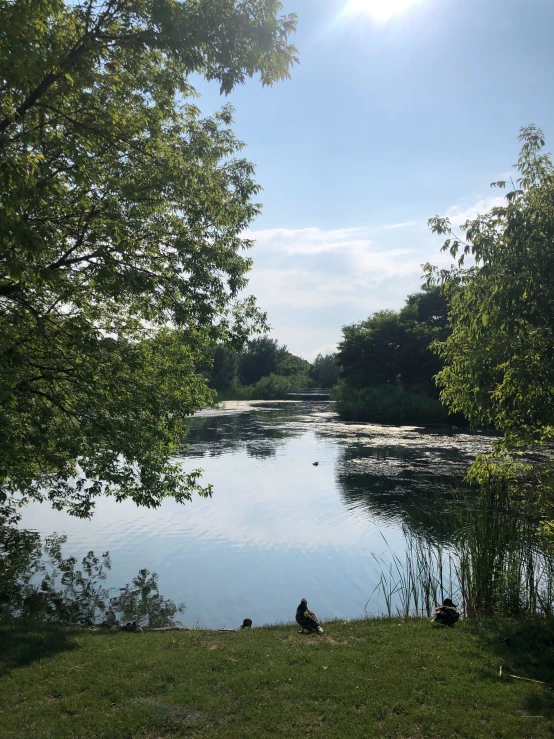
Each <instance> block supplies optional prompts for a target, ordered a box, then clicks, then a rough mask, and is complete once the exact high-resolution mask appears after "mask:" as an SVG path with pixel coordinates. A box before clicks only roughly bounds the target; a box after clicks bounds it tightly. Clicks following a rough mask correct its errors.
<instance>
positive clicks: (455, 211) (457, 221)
mask: <svg viewBox="0 0 554 739" xmlns="http://www.w3.org/2000/svg"><path fill="white" fill-rule="evenodd" d="M503 205H506V198H505V196H504V195H497V196H495V197H489V198H483V199H482V200H479V201H478V202H477V203H474V204H473V205H470V206H469V207H468V206H466V207H463V206H458V205H454V206H453V207H452V208H449V209H448V211H447V212H446V215H447V216H448V218H450V223H451V224H452V225H453V226H458V227H459V226H462V225H463V224H464V223H465V222H466V221H469V220H471V219H473V218H476V217H477V216H478V215H484V214H485V213H488V212H489V211H490V210H491V209H492V208H497V207H499V206H503Z"/></svg>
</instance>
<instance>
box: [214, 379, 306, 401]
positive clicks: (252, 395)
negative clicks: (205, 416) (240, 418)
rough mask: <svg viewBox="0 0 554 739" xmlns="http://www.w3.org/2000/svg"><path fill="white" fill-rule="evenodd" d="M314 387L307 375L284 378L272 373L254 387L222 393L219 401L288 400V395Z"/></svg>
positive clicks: (229, 389) (248, 386)
mask: <svg viewBox="0 0 554 739" xmlns="http://www.w3.org/2000/svg"><path fill="white" fill-rule="evenodd" d="M312 385H313V382H312V380H310V378H309V377H308V375H305V374H299V375H292V376H291V377H284V376H283V375H276V374H274V373H271V374H270V375H268V376H267V377H262V379H261V380H258V382H256V383H254V384H253V385H246V386H243V387H241V386H238V387H233V388H228V389H227V390H223V391H220V392H219V393H218V395H217V400H218V401H222V400H286V398H287V393H289V392H291V391H294V390H300V389H301V388H305V387H311V386H312Z"/></svg>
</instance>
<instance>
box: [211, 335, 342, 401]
mask: <svg viewBox="0 0 554 739" xmlns="http://www.w3.org/2000/svg"><path fill="white" fill-rule="evenodd" d="M207 374H208V375H209V381H210V386H211V387H212V388H213V389H214V390H217V394H218V398H219V399H220V400H233V399H243V400H280V399H284V398H286V396H287V392H289V391H291V390H297V389H300V388H307V387H329V388H331V387H333V386H334V385H335V383H336V382H337V379H338V376H339V368H338V366H337V365H336V363H335V355H333V354H330V355H326V356H323V355H321V354H320V355H318V356H317V358H316V359H315V361H314V362H313V363H312V364H310V362H307V361H306V360H305V359H302V357H298V356H296V355H295V354H292V353H291V352H289V351H288V349H287V347H286V346H280V345H279V343H278V342H277V341H276V340H275V339H271V338H269V337H267V336H264V337H260V338H257V339H253V340H252V341H250V342H249V343H248V344H247V345H246V347H245V348H244V349H243V350H242V351H236V350H234V349H232V348H230V347H226V346H223V345H218V346H217V347H216V348H215V349H214V353H213V364H212V365H211V368H210V369H209V370H208V372H207Z"/></svg>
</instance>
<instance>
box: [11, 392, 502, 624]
mask: <svg viewBox="0 0 554 739" xmlns="http://www.w3.org/2000/svg"><path fill="white" fill-rule="evenodd" d="M187 443H188V448H187V450H186V452H184V456H183V461H184V464H185V466H186V467H187V468H196V467H202V468H203V469H204V481H205V482H207V483H212V484H213V486H214V496H213V498H212V499H211V500H202V499H195V500H193V502H192V503H190V504H187V505H185V506H180V505H177V504H176V503H174V502H173V501H166V502H165V503H164V504H163V505H162V506H161V508H160V509H159V510H156V511H148V510H144V509H137V508H136V507H135V506H134V505H133V504H131V503H128V502H127V503H124V504H116V503H115V502H114V501H113V500H110V499H107V500H102V501H100V502H99V504H98V508H97V511H96V514H95V516H94V518H93V519H92V521H79V520H76V519H71V518H69V517H68V516H66V515H65V514H62V513H58V512H55V511H52V510H51V509H49V508H48V507H46V506H39V505H33V506H29V508H28V509H27V510H26V511H25V515H24V522H23V523H24V525H25V526H26V527H27V528H30V529H35V530H37V531H39V532H40V533H41V534H44V535H46V534H50V533H51V532H53V531H58V532H59V533H63V534H66V535H67V536H68V544H67V551H68V552H71V553H72V554H75V556H77V557H79V556H83V554H86V552H87V551H88V550H89V549H93V550H97V551H105V550H107V549H109V551H110V554H111V560H112V570H111V572H110V575H109V582H108V584H110V585H112V584H113V585H120V584H121V582H127V581H129V580H130V579H131V578H132V577H133V576H134V575H135V574H136V569H137V566H138V567H145V568H147V569H149V570H150V571H154V572H157V573H158V574H159V582H160V589H161V590H162V592H163V593H164V595H166V596H167V597H168V598H171V599H172V600H174V601H175V602H177V603H180V602H183V601H184V602H185V604H186V606H187V610H186V611H185V613H184V615H183V616H182V617H181V620H183V622H184V623H185V624H186V625H190V626H192V625H195V624H196V623H198V624H199V625H200V626H203V627H210V628H211V627H222V626H223V625H224V624H237V623H241V622H242V619H243V618H245V617H249V618H252V619H253V620H254V622H255V624H260V623H264V622H275V621H283V620H291V619H293V618H294V612H295V608H296V605H297V604H298V601H299V600H300V598H301V597H306V598H307V599H308V601H309V602H310V603H313V605H314V608H317V612H318V615H320V614H321V616H323V617H330V616H333V617H354V616H358V615H361V613H362V612H363V609H364V606H365V604H366V603H367V600H368V597H369V595H370V593H371V592H372V590H373V589H374V587H375V585H376V583H377V582H378V578H379V576H380V573H379V571H378V567H377V565H376V563H375V559H374V558H373V556H372V555H373V554H377V555H380V554H382V553H383V551H384V550H385V549H387V550H388V549H389V548H390V550H391V551H393V552H403V551H404V547H405V536H404V530H403V529H404V527H408V528H409V529H410V530H411V531H413V532H416V533H420V534H425V535H426V536H428V537H431V538H434V539H436V540H438V541H441V540H445V539H447V538H448V536H449V532H450V528H449V526H450V524H449V515H448V513H449V510H450V509H451V506H452V505H453V503H452V497H451V494H450V492H449V490H450V489H451V488H452V486H454V485H457V484H458V483H459V481H460V479H461V477H462V475H463V472H464V471H465V468H466V466H467V463H468V461H469V460H471V459H472V458H473V457H474V456H475V455H476V454H477V453H479V452H481V451H487V450H488V449H489V448H490V444H491V440H490V439H485V438H482V437H480V436H468V435H459V436H454V437H452V436H448V435H447V434H446V433H444V430H440V429H435V430H434V431H433V433H428V432H426V433H422V432H421V431H420V430H417V429H413V428H400V429H399V428H394V427H383V426H373V425H363V424H345V423H341V422H340V420H339V419H338V417H337V416H336V414H335V413H334V412H333V408H332V405H331V404H329V403H313V404H312V403H246V402H243V403H229V404H226V405H225V406H224V407H223V408H221V409H217V410H209V411H206V412H203V413H201V414H199V415H198V416H197V417H195V418H193V419H191V422H190V433H189V437H188V439H187ZM314 461H318V462H319V465H318V466H317V467H314V466H313V465H312V463H313V462H314ZM383 536H384V537H385V538H386V541H387V545H385V543H384V541H383ZM368 608H369V610H371V611H373V612H377V611H379V610H382V604H380V603H378V602H377V601H372V602H370V604H369V606H368Z"/></svg>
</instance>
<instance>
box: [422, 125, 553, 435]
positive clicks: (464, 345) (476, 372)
mask: <svg viewBox="0 0 554 739" xmlns="http://www.w3.org/2000/svg"><path fill="white" fill-rule="evenodd" d="M519 138H520V140H521V141H522V149H521V154H520V156H519V159H518V163H517V168H518V170H519V173H520V178H519V179H518V181H517V188H516V186H515V185H514V186H513V187H514V189H513V190H512V191H511V192H509V193H508V195H507V196H506V203H505V205H502V206H499V207H496V208H493V209H492V210H491V211H490V212H489V213H486V214H483V215H479V216H477V217H476V218H474V219H473V220H469V221H467V222H466V223H465V224H464V225H463V226H462V232H463V233H464V234H465V240H464V239H463V238H460V237H457V236H456V235H455V234H454V232H453V230H452V227H451V224H450V222H449V220H448V219H447V218H439V217H438V216H437V217H435V218H433V219H431V221H430V226H431V229H432V230H433V231H434V232H435V233H440V234H446V235H447V236H448V237H449V238H448V239H447V241H446V242H445V244H444V247H443V249H445V250H448V251H450V253H451V254H452V256H453V257H458V262H459V263H458V268H456V269H452V270H450V271H443V272H441V273H438V275H439V277H440V279H442V281H443V284H444V288H445V290H446V291H447V292H450V293H451V295H452V298H451V305H452V309H451V322H452V329H453V330H452V334H451V336H449V337H448V338H447V339H446V340H442V341H439V342H438V343H437V344H436V350H437V351H438V353H439V355H440V357H441V359H442V360H443V361H444V363H445V367H444V369H443V370H442V371H441V372H440V373H439V376H438V382H439V385H440V387H441V398H442V400H443V402H444V403H445V404H446V405H447V406H448V407H449V408H450V409H451V410H453V411H461V412H463V414H464V415H465V416H466V417H467V418H468V419H469V420H470V421H472V422H473V423H474V424H479V425H490V426H493V427H495V428H496V429H497V430H498V431H499V432H501V433H502V434H503V440H502V447H503V448H504V449H515V448H517V447H519V446H521V445H528V444H540V443H543V442H549V441H551V440H552V439H553V438H554V425H553V422H552V419H553V417H554V394H553V391H552V389H553V388H554V361H553V360H554V353H553V352H554V251H553V245H554V167H553V164H552V160H551V159H550V157H549V156H548V155H546V154H544V153H543V148H544V145H545V141H544V136H543V133H542V131H541V130H540V129H538V128H536V127H535V126H528V127H526V128H523V129H522V130H521V135H520V137H519ZM512 184H513V183H512ZM505 185H506V183H505V182H498V183H493V186H500V187H504V186H505ZM466 257H472V258H473V260H474V264H473V265H472V266H469V267H466V266H465V258H466ZM427 271H428V275H429V276H430V277H431V278H432V279H436V276H437V271H436V270H435V269H434V268H432V267H431V266H430V265H428V269H427Z"/></svg>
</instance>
